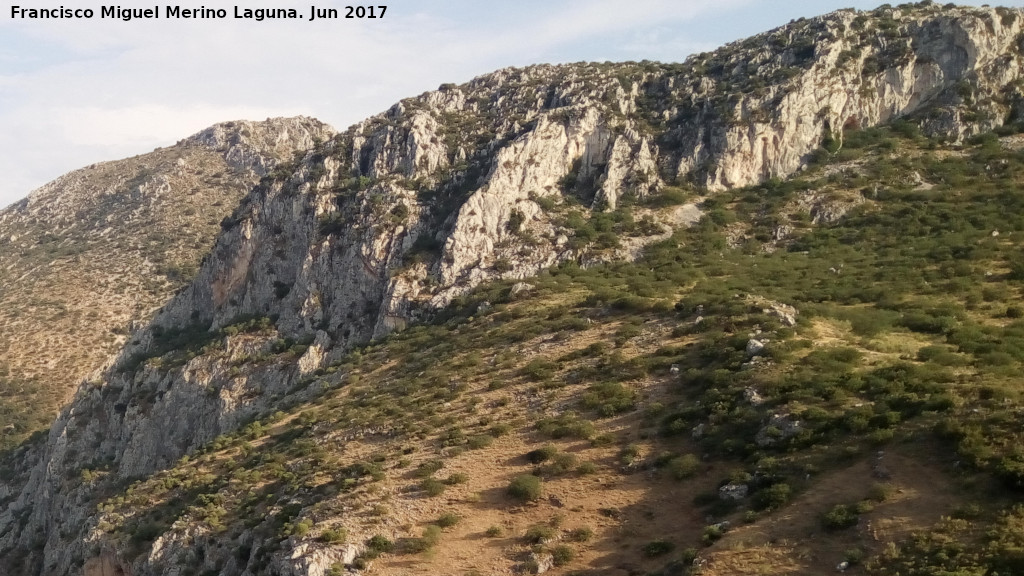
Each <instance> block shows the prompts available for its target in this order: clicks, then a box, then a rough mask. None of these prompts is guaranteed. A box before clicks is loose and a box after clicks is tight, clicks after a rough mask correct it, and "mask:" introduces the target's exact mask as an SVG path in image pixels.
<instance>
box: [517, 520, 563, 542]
mask: <svg viewBox="0 0 1024 576" xmlns="http://www.w3.org/2000/svg"><path fill="white" fill-rule="evenodd" d="M554 537H555V529H554V528H552V527H551V526H548V525H547V524H534V525H533V526H530V527H529V528H527V529H526V534H524V535H523V539H524V540H526V542H527V544H544V543H545V542H549V541H551V540H552V539H554Z"/></svg>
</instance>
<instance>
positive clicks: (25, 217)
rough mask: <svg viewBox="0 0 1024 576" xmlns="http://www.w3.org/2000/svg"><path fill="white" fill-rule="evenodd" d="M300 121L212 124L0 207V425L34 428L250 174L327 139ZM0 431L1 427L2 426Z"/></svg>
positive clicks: (144, 307)
mask: <svg viewBox="0 0 1024 576" xmlns="http://www.w3.org/2000/svg"><path fill="white" fill-rule="evenodd" d="M333 134H334V133H333V131H332V130H331V129H330V128H329V127H327V126H325V125H324V124H322V123H320V122H318V121H316V120H313V119H308V118H295V119H276V120H267V121H266V122H227V123H224V124H218V125H217V126H213V127H211V128H209V129H207V130H204V131H202V132H200V133H198V134H196V135H194V136H191V137H189V138H186V139H184V140H182V141H181V142H179V143H178V144H176V145H175V146H171V147H168V148H162V149H158V150H156V151H154V152H151V153H149V154H144V155H141V156H136V157H134V158H129V159H126V160H120V161H116V162H103V163H99V164H94V165H92V166H89V167H87V168H83V169H81V170H76V171H75V172H71V173H70V174H67V175H65V176H62V177H61V178H59V179H57V180H55V181H53V182H51V183H49V184H47V185H45V186H43V187H42V188H40V189H39V190H36V191H35V192H33V193H32V194H30V195H29V196H28V197H27V198H25V199H24V200H22V201H21V202H19V203H17V204H15V205H13V206H10V207H8V208H6V209H4V210H3V211H0V285H2V286H3V288H2V290H0V390H2V391H0V397H2V398H3V403H2V405H3V408H2V411H0V412H2V415H0V427H2V428H3V429H4V430H5V434H6V438H5V439H4V441H5V443H6V444H8V445H9V444H10V443H11V442H13V441H16V440H20V439H23V438H24V437H25V435H27V434H28V433H31V432H33V431H36V430H38V429H40V428H41V427H44V426H48V425H49V423H50V421H51V420H52V418H53V416H54V415H55V414H56V412H57V411H58V409H59V408H60V407H61V406H62V405H63V404H64V403H66V402H67V401H68V400H69V399H70V398H71V395H72V394H73V392H74V390H75V387H77V386H78V384H79V383H81V381H82V380H84V379H86V378H87V377H89V375H90V374H94V373H95V375H96V377H99V374H100V372H99V370H100V369H101V368H102V367H103V366H104V363H105V362H106V361H107V358H108V357H110V356H111V355H112V354H114V353H115V352H116V351H117V350H118V349H119V348H121V347H122V346H123V345H124V344H125V342H126V335H127V334H128V333H129V332H130V331H131V330H134V329H137V328H138V327H140V326H143V325H145V324H146V323H147V322H148V320H149V319H150V317H151V316H152V314H153V312H154V311H155V310H156V309H157V308H159V307H160V306H161V305H162V304H163V303H164V302H166V301H167V299H168V298H169V297H170V296H171V295H172V294H173V293H174V292H175V290H177V289H179V288H181V287H182V286H184V285H186V284H187V283H188V282H189V281H190V280H191V279H192V277H193V276H194V275H195V273H196V270H197V269H198V264H199V261H200V260H201V259H202V257H203V256H204V255H205V254H206V253H207V252H208V251H209V249H210V246H211V244H212V243H213V239H214V238H215V236H216V235H217V233H218V232H220V221H221V220H222V219H223V218H224V217H225V216H227V215H228V214H230V213H231V211H232V210H233V209H234V207H235V206H237V205H238V202H239V200H240V199H241V198H242V197H243V196H244V195H245V194H246V193H247V192H248V191H249V189H250V188H252V186H253V185H255V184H256V183H257V182H258V181H259V179H260V178H261V177H263V176H265V175H266V174H267V173H269V172H270V171H272V170H273V169H274V168H275V166H277V165H278V164H279V163H281V162H289V161H291V160H292V159H293V157H294V155H295V153H296V152H299V151H302V150H305V149H307V148H311V147H312V146H313V145H314V143H316V142H318V141H325V140H327V139H328V138H330V137H331V136H333ZM8 427H13V428H14V431H13V432H11V431H10V430H9V429H8Z"/></svg>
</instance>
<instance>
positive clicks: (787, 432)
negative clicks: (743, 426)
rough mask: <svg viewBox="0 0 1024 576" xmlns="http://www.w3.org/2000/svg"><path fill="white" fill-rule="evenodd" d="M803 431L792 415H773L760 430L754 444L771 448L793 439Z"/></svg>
mask: <svg viewBox="0 0 1024 576" xmlns="http://www.w3.org/2000/svg"><path fill="white" fill-rule="evenodd" d="M801 430H803V426H802V425H801V424H800V421H799V420H796V419H794V418H793V417H792V415H791V414H772V415H771V417H770V418H769V419H768V423H767V424H766V425H765V426H764V427H763V428H761V429H760V430H758V432H757V434H756V435H755V436H754V442H755V443H757V445H758V446H762V447H763V446H771V445H772V444H775V443H777V442H780V441H782V440H785V439H787V438H791V437H793V436H795V435H796V434H797V433H799V432H800V431H801Z"/></svg>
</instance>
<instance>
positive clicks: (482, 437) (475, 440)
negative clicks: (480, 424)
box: [466, 434, 494, 450]
mask: <svg viewBox="0 0 1024 576" xmlns="http://www.w3.org/2000/svg"><path fill="white" fill-rule="evenodd" d="M493 442H494V437H493V436H490V435H487V434H477V435H476V436H470V437H469V442H467V444H466V445H467V446H468V447H469V449H470V450H479V449H481V448H486V447H488V446H490V445H491V444H492V443H493Z"/></svg>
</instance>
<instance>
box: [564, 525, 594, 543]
mask: <svg viewBox="0 0 1024 576" xmlns="http://www.w3.org/2000/svg"><path fill="white" fill-rule="evenodd" d="M566 537H567V538H568V539H569V541H570V542H590V540H591V539H592V538H593V537H594V531H593V530H591V529H590V528H588V527H586V526H583V527H581V528H576V529H574V530H570V531H569V534H568V535H567V536H566Z"/></svg>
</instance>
